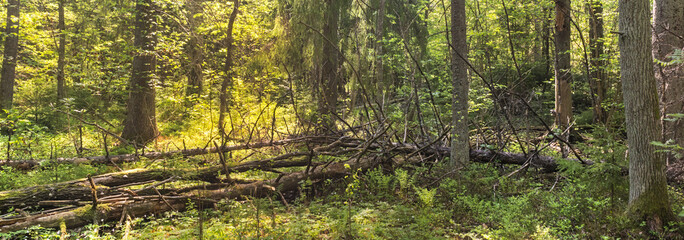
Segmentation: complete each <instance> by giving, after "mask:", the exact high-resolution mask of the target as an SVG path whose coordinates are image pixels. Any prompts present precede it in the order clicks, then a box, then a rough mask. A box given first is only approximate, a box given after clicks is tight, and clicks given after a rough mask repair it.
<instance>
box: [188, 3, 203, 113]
mask: <svg viewBox="0 0 684 240" xmlns="http://www.w3.org/2000/svg"><path fill="white" fill-rule="evenodd" d="M202 2H203V0H189V1H188V2H187V3H186V4H187V11H188V15H187V19H188V25H189V28H190V39H189V40H188V44H187V45H186V46H185V51H186V52H187V54H188V60H189V64H190V65H189V68H190V70H189V71H188V74H187V78H188V86H187V88H186V90H185V96H186V97H188V98H189V103H191V104H192V103H194V102H195V101H196V99H197V98H198V97H199V96H200V95H201V94H202V90H203V88H204V74H203V72H202V69H203V68H202V64H203V63H204V48H203V46H204V39H202V36H200V34H199V33H197V27H198V26H199V25H200V24H201V23H202V22H203V21H204V20H203V19H204V17H203V16H202V15H197V14H200V13H202V12H203V11H202Z"/></svg>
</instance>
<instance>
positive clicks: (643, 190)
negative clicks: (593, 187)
mask: <svg viewBox="0 0 684 240" xmlns="http://www.w3.org/2000/svg"><path fill="white" fill-rule="evenodd" d="M619 4H620V6H619V12H620V17H619V25H620V30H619V32H620V73H621V79H622V92H623V96H624V103H625V119H626V127H627V142H628V145H629V149H628V150H629V206H628V207H627V212H628V214H629V215H630V216H631V217H633V219H634V220H636V221H643V220H646V222H647V225H648V226H649V228H650V230H653V231H661V230H662V227H663V226H664V224H665V223H667V222H668V221H670V220H673V219H674V214H673V213H672V209H671V208H670V203H669V201H668V193H667V182H666V178H665V161H664V159H663V154H662V153H658V152H657V150H658V149H657V148H656V147H655V146H654V145H653V144H651V142H652V141H660V140H661V139H662V135H661V129H662V127H661V123H660V111H659V110H658V92H657V90H656V80H655V77H654V72H653V58H652V55H651V46H652V45H651V24H650V11H649V2H648V1H633V0H620V2H619ZM680 91H681V90H680Z"/></svg>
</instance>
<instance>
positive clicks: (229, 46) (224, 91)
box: [218, 0, 240, 144]
mask: <svg viewBox="0 0 684 240" xmlns="http://www.w3.org/2000/svg"><path fill="white" fill-rule="evenodd" d="M239 8H240V1H239V0H236V1H234V2H233V12H231V13H230V19H229V20H228V29H227V30H226V62H225V64H224V65H223V72H224V74H225V76H224V77H225V78H224V79H223V82H221V92H220V93H219V119H218V130H219V135H221V144H223V143H224V139H226V138H227V136H226V126H225V125H226V123H225V121H226V120H225V118H226V117H225V116H226V114H230V112H229V111H228V110H229V109H228V105H229V103H228V102H229V98H230V95H231V93H230V91H232V88H233V77H234V75H235V70H234V69H233V65H235V61H234V59H233V58H234V56H233V51H234V46H233V43H234V42H235V39H233V26H234V25H235V19H236V18H237V15H238V9H239Z"/></svg>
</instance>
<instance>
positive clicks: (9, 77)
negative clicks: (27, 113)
mask: <svg viewBox="0 0 684 240" xmlns="http://www.w3.org/2000/svg"><path fill="white" fill-rule="evenodd" d="M20 8H21V6H20V0H8V2H7V22H6V27H5V34H6V37H5V53H4V57H3V61H2V74H1V75H0V116H4V115H5V113H4V111H2V110H6V111H9V110H10V109H12V101H13V100H14V78H15V70H16V67H17V53H18V51H19V9H20Z"/></svg>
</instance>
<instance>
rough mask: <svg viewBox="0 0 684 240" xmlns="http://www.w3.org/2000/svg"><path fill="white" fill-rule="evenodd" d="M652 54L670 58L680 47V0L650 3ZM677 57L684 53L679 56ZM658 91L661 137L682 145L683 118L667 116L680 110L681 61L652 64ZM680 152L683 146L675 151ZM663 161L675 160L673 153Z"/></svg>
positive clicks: (683, 9) (683, 94)
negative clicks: (674, 118)
mask: <svg viewBox="0 0 684 240" xmlns="http://www.w3.org/2000/svg"><path fill="white" fill-rule="evenodd" d="M653 21H654V24H653V25H654V26H653V39H652V41H653V57H654V58H655V59H656V60H658V61H660V62H670V61H672V60H673V59H672V58H671V56H673V54H674V53H675V51H684V1H681V0H656V1H655V3H654V5H653ZM680 57H684V56H681V55H680ZM655 77H656V80H657V81H658V92H659V94H660V111H661V114H662V115H661V121H662V124H663V137H664V139H663V140H665V141H667V140H670V139H672V140H673V141H674V142H673V143H674V144H678V145H679V146H681V147H684V119H677V120H674V121H673V120H667V119H669V118H671V117H668V115H669V114H675V113H684V91H683V90H684V64H681V63H679V64H658V63H656V64H655ZM679 153H680V154H684V150H682V151H679ZM667 161H668V162H673V161H675V156H674V154H668V155H667Z"/></svg>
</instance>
